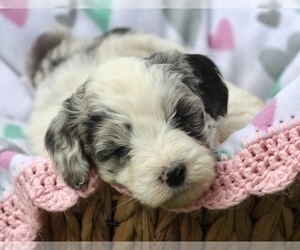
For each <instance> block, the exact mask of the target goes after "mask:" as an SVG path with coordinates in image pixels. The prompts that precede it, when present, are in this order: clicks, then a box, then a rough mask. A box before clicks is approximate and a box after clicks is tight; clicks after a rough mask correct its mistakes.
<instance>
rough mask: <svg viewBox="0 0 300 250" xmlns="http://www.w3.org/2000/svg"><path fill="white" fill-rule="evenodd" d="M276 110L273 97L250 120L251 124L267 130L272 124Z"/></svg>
mask: <svg viewBox="0 0 300 250" xmlns="http://www.w3.org/2000/svg"><path fill="white" fill-rule="evenodd" d="M275 112H276V99H273V100H272V101H270V102H269V103H268V105H267V106H266V107H265V108H264V110H263V111H261V112H260V113H259V114H258V115H257V116H256V117H255V118H254V119H253V120H252V121H251V123H252V125H254V126H255V127H257V128H258V129H259V130H264V131H268V127H269V126H271V125H272V124H273V121H274V117H275Z"/></svg>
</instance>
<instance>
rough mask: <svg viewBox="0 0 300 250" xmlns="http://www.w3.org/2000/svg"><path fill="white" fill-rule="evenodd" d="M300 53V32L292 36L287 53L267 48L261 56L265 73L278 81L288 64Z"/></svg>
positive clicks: (287, 46)
mask: <svg viewBox="0 0 300 250" xmlns="http://www.w3.org/2000/svg"><path fill="white" fill-rule="evenodd" d="M299 51H300V32H297V33H295V34H293V35H291V36H290V37H289V39H288V42H287V45H286V51H282V50H279V49H276V48H267V49H265V50H263V51H262V52H261V53H260V55H259V60H260V62H261V64H262V65H263V67H264V69H265V71H266V72H267V73H268V74H269V75H270V76H271V77H272V78H273V79H274V80H277V79H278V78H279V77H280V75H281V74H282V72H283V71H284V69H285V68H286V67H287V66H288V64H289V63H290V62H291V61H292V60H293V58H294V57H295V56H296V54H297V53H298V52H299Z"/></svg>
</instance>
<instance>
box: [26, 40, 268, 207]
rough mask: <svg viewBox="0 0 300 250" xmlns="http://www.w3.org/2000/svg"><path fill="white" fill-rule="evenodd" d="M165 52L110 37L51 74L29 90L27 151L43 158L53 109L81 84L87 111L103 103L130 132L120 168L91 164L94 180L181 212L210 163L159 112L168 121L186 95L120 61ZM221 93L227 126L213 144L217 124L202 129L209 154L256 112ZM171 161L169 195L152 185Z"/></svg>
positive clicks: (204, 181) (235, 92) (210, 172)
mask: <svg viewBox="0 0 300 250" xmlns="http://www.w3.org/2000/svg"><path fill="white" fill-rule="evenodd" d="M59 49H60V50H62V49H63V47H61V48H59ZM169 49H180V50H181V51H183V49H182V48H181V47H179V46H178V45H175V44H173V43H170V42H168V41H165V40H162V39H160V38H157V37H155V36H151V35H141V34H132V35H123V36H114V35H112V36H111V37H110V38H107V39H105V40H104V41H103V43H102V44H101V46H99V48H98V49H97V50H96V51H95V55H94V56H93V57H92V58H91V57H85V56H84V55H82V54H79V55H75V56H74V57H72V59H71V60H69V61H66V62H65V63H64V66H63V67H58V68H57V69H55V70H54V72H52V73H51V74H50V75H49V76H46V77H45V78H44V79H43V80H41V82H39V86H38V88H37V91H36V102H35V105H34V108H33V111H32V114H31V117H30V119H29V120H28V126H27V130H26V134H27V138H28V141H29V143H30V145H31V149H32V152H33V153H34V154H39V155H45V154H46V152H45V150H44V137H45V134H46V131H47V128H48V126H49V124H50V122H51V120H52V119H53V118H54V117H55V116H56V115H57V113H58V112H59V110H60V108H61V103H62V102H63V101H64V100H65V99H67V98H68V97H70V96H71V94H72V93H74V92H75V90H76V89H77V88H78V87H79V86H80V85H82V84H83V83H84V82H85V85H84V87H85V93H86V95H85V97H84V98H83V99H82V102H85V103H86V105H87V107H86V109H87V110H88V112H96V111H97V110H99V107H100V105H102V104H105V106H106V107H109V108H111V109H113V110H115V111H117V112H118V114H119V116H121V117H118V119H121V120H124V121H128V122H130V124H132V127H133V130H134V133H133V135H132V138H131V142H130V143H131V144H130V147H131V151H130V156H131V159H130V160H129V161H128V163H127V165H126V167H125V168H124V169H122V170H121V171H120V172H118V173H115V174H112V173H110V172H109V171H108V169H109V167H110V166H106V165H105V163H101V164H97V163H96V165H97V167H98V170H99V173H100V175H101V177H102V178H103V179H104V180H105V181H106V182H108V183H111V184H113V185H122V186H125V187H126V188H127V189H128V190H129V191H130V192H131V193H132V195H133V197H135V198H137V199H138V200H139V201H140V202H141V203H143V204H147V205H149V206H152V207H157V206H159V205H163V206H165V207H168V208H169V207H176V206H184V205H187V204H189V203H191V202H192V201H193V200H195V199H196V198H198V197H199V196H200V195H201V194H202V193H203V192H204V191H205V190H207V188H208V187H209V185H210V183H211V181H212V180H213V178H214V176H215V174H214V164H215V157H214V155H213V154H212V151H211V150H209V149H208V148H207V147H206V146H205V145H204V144H203V142H200V141H197V140H195V139H193V138H191V137H190V136H188V135H187V134H186V133H184V132H183V131H181V130H178V129H173V128H172V127H171V126H170V124H169V122H168V121H166V118H165V117H166V113H168V114H167V117H169V118H172V115H173V114H172V112H173V111H172V110H173V108H174V104H173V102H175V101H176V100H178V99H179V98H180V97H182V96H183V95H184V94H186V93H185V92H184V91H182V89H181V88H183V89H184V88H185V87H184V85H183V84H182V83H181V82H180V78H178V77H176V76H166V75H164V73H165V72H164V71H162V70H160V69H159V68H156V67H155V66H153V67H151V69H149V67H147V65H145V62H144V61H143V60H141V59H139V58H136V57H127V56H137V57H145V56H149V55H151V54H152V53H153V52H157V51H164V50H169ZM124 56H126V57H124ZM122 57H124V58H122ZM112 59H114V60H112ZM104 62H106V63H104ZM100 65H101V66H100ZM99 66H100V67H99ZM172 77H173V78H172ZM228 86H229V109H228V110H229V112H228V119H227V126H226V125H224V124H221V125H220V126H219V128H220V129H219V130H220V140H215V139H214V138H215V137H218V134H217V129H218V127H217V126H218V125H219V123H218V122H217V123H216V122H213V123H211V124H210V125H211V132H209V133H208V137H209V144H211V145H210V147H211V148H214V147H216V146H217V145H216V142H218V141H223V140H224V139H226V138H227V137H228V136H229V135H230V134H231V133H232V132H234V131H235V130H237V129H240V128H242V127H243V126H245V125H246V124H247V123H248V122H249V121H250V120H251V119H252V117H253V116H254V115H255V114H256V113H257V112H258V111H259V109H260V108H261V107H262V105H263V104H262V102H261V101H260V100H258V99H257V98H256V97H253V96H252V95H251V94H249V93H247V92H245V91H242V90H240V89H238V88H236V87H234V86H232V85H230V84H228ZM186 91H188V90H186ZM162 103H163V104H164V107H162ZM168 105H169V106H168ZM200 105H202V104H200ZM205 119H206V120H207V121H208V122H207V124H209V123H210V122H209V120H210V119H211V118H210V117H209V116H207V115H205ZM207 126H208V125H207ZM213 127H215V128H213ZM205 130H208V127H206V128H205ZM99 143H101V142H100V141H99ZM96 147H97V146H96ZM99 147H100V144H99ZM76 150H78V148H76ZM69 153H70V154H71V152H69ZM60 157H61V158H64V157H66V158H67V157H68V156H67V155H65V156H64V155H61V156H60ZM174 161H175V162H176V161H179V162H184V164H185V165H186V169H187V177H186V180H185V185H184V187H183V188H181V189H177V190H176V191H174V190H173V189H170V188H168V187H166V185H165V184H164V183H159V182H158V181H157V180H158V179H159V178H160V176H161V175H162V168H168V167H170V165H171V163H172V162H174ZM74 167H75V166H74ZM62 175H64V174H63V173H62Z"/></svg>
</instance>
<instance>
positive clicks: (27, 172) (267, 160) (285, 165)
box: [0, 119, 300, 241]
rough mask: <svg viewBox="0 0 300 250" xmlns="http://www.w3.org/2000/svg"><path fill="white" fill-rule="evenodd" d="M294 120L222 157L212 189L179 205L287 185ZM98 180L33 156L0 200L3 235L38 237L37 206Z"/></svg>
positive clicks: (65, 204) (295, 148)
mask: <svg viewBox="0 0 300 250" xmlns="http://www.w3.org/2000/svg"><path fill="white" fill-rule="evenodd" d="M292 124H293V126H292V127H291V128H289V129H285V130H284V131H280V132H276V131H275V130H274V129H273V128H272V127H270V128H269V130H270V132H271V133H272V136H271V137H269V138H264V139H260V140H258V141H257V142H256V143H253V144H250V145H245V148H244V149H241V150H240V152H239V153H238V154H237V155H235V156H234V157H233V158H232V159H227V160H222V161H220V162H218V163H217V165H216V173H217V177H216V178H215V180H214V182H213V184H212V186H211V189H210V191H209V192H208V193H207V194H206V195H204V196H203V197H201V198H200V199H199V200H197V201H196V202H194V203H193V204H192V205H190V206H188V207H185V208H178V209H174V210H175V211H184V212H188V211H192V210H195V209H199V208H201V207H206V208H209V209H221V208H222V209H224V208H228V207H230V206H234V205H236V204H239V203H240V202H241V201H243V200H244V199H246V198H247V197H248V196H249V195H251V194H252V195H258V196H261V195H264V194H269V193H274V192H278V191H282V190H284V189H285V188H287V187H288V186H289V185H290V184H291V183H292V182H293V181H294V180H295V178H296V176H297V174H298V172H299V171H300V166H299V165H300V124H299V123H298V122H297V121H296V120H295V119H293V120H292ZM282 127H285V125H284V124H282ZM257 135H258V136H259V133H258V134H257ZM97 183H99V177H98V176H97V175H96V174H95V173H92V174H91V176H90V183H89V186H88V187H87V188H86V190H84V191H76V190H73V189H71V188H69V187H68V186H66V185H65V184H64V182H63V181H62V180H61V178H60V177H59V176H58V175H57V173H56V172H55V170H54V169H53V167H52V164H51V161H50V160H49V159H41V160H36V159H35V160H33V161H32V163H31V167H30V168H28V167H25V166H24V168H23V172H22V174H21V175H20V176H15V189H16V192H15V194H14V195H12V196H9V194H6V195H7V196H9V198H8V199H7V200H6V201H5V202H4V203H0V226H1V232H0V240H1V241H9V240H14V241H18V240H34V238H35V236H36V233H37V230H38V228H39V226H38V221H37V218H38V208H42V209H45V210H47V211H64V210H66V209H68V208H70V207H71V206H73V205H74V204H75V203H76V202H77V200H78V198H79V197H80V196H81V197H85V196H87V195H89V194H91V193H92V192H93V191H94V190H95V188H96V186H97ZM119 191H122V189H119ZM124 192H125V191H124Z"/></svg>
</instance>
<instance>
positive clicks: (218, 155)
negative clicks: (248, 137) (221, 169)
mask: <svg viewBox="0 0 300 250" xmlns="http://www.w3.org/2000/svg"><path fill="white" fill-rule="evenodd" d="M222 155H226V156H227V158H228V159H230V158H231V153H230V151H229V150H227V149H222V150H220V151H218V152H217V159H218V161H220V160H221V159H222Z"/></svg>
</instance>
